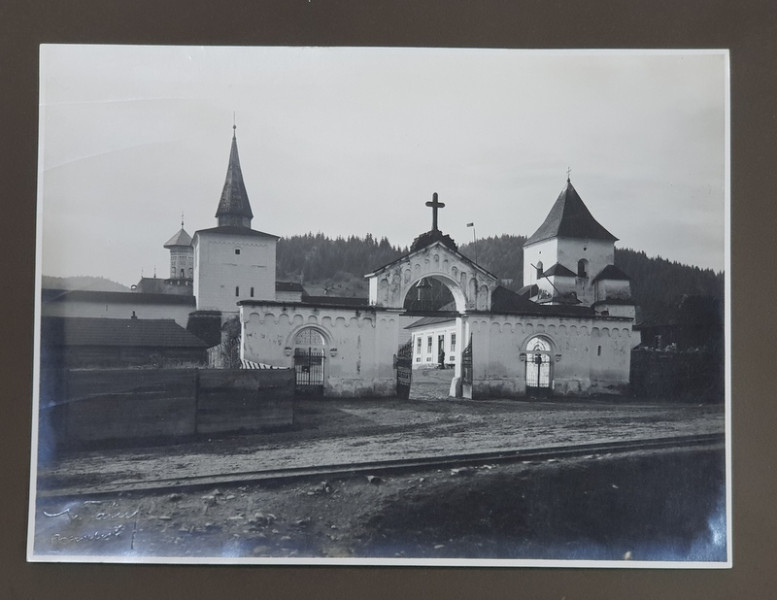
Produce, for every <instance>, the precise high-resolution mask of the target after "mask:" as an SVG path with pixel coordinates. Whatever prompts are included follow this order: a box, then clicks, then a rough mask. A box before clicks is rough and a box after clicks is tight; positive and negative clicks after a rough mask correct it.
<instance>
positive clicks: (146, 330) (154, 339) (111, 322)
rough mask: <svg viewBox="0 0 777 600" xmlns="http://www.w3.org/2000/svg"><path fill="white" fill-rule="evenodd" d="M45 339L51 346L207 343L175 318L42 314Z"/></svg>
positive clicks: (200, 345) (194, 345) (198, 345)
mask: <svg viewBox="0 0 777 600" xmlns="http://www.w3.org/2000/svg"><path fill="white" fill-rule="evenodd" d="M41 342H42V343H43V344H47V345H51V346H123V347H156V348H206V347H207V344H206V343H205V342H203V341H202V340H201V339H200V338H198V337H197V336H195V335H194V334H192V333H190V332H189V331H187V330H186V329H184V328H183V327H181V326H180V325H178V323H176V322H175V321H174V320H173V319H101V318H95V317H42V318H41Z"/></svg>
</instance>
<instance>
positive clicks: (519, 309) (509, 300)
mask: <svg viewBox="0 0 777 600" xmlns="http://www.w3.org/2000/svg"><path fill="white" fill-rule="evenodd" d="M490 312H492V313H506V314H519V315H545V316H549V317H551V316H556V317H589V316H593V314H594V311H593V309H591V308H589V307H587V306H574V305H547V304H537V303H536V302H532V301H531V300H529V299H528V298H525V297H524V296H520V295H518V294H517V293H515V292H513V291H511V290H508V289H507V288H504V287H501V286H500V287H498V288H496V289H495V290H494V293H493V295H492V297H491V311H490Z"/></svg>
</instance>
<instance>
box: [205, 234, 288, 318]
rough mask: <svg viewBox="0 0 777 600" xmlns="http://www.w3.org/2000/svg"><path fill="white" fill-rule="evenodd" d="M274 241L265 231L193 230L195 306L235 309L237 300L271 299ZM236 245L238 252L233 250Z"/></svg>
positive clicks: (224, 310)
mask: <svg viewBox="0 0 777 600" xmlns="http://www.w3.org/2000/svg"><path fill="white" fill-rule="evenodd" d="M276 243H277V240H276V238H275V237H273V236H269V235H268V236H267V237H259V236H254V235H251V236H243V235H224V234H218V233H202V232H197V233H196V234H195V240H194V295H195V296H196V298H197V309H198V310H220V311H223V312H227V313H237V311H238V309H237V302H238V301H239V300H247V299H251V298H254V299H257V300H274V299H275V247H276ZM236 249H239V250H240V254H235V250H236ZM251 288H253V292H254V294H253V296H251ZM236 291H237V293H236Z"/></svg>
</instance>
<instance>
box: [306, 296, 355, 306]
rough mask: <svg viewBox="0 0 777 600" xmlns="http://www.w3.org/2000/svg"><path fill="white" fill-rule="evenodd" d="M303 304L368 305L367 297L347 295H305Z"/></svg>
mask: <svg viewBox="0 0 777 600" xmlns="http://www.w3.org/2000/svg"><path fill="white" fill-rule="evenodd" d="M303 303H304V304H326V305H336V306H369V305H370V299H369V298H354V297H348V296H305V299H304V300H303Z"/></svg>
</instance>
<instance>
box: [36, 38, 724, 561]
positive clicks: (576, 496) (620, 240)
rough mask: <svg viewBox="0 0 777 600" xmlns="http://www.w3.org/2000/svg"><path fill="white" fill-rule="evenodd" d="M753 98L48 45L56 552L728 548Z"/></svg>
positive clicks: (42, 373)
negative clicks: (734, 225)
mask: <svg viewBox="0 0 777 600" xmlns="http://www.w3.org/2000/svg"><path fill="white" fill-rule="evenodd" d="M729 95H730V90H729V54H728V51H726V50H717V49H695V50H688V49H686V50H590V49H589V50H507V49H505V50H500V49H474V48H473V49H467V48H411V47H394V48H388V47H289V46H262V47H247V46H244V47H236V46H234V47H227V46H174V45H170V46H142V45H134V46H133V45H75V44H73V45H69V44H45V45H43V46H41V49H40V104H39V111H40V116H39V161H38V206H37V217H38V218H37V256H36V271H37V274H36V286H37V287H36V305H35V332H34V336H35V367H34V368H35V381H34V385H33V398H32V414H33V431H32V440H33V444H32V445H33V447H32V460H31V469H30V470H31V474H30V507H29V521H28V539H27V543H28V546H27V558H28V560H30V561H35V562H116V563H181V564H193V563H196V564H297V565H299V564H303V565H308V564H310V565H329V564H332V565H389V566H392V565H396V566H407V565H411V566H416V565H417V566H421V565H423V566H427V565H431V566H497V567H514V566H515V567H520V566H542V567H559V566H573V567H578V566H594V567H612V568H667V567H669V568H679V569H682V568H696V569H698V568H728V567H731V565H732V542H731V521H732V506H731V504H732V502H731V481H732V472H731V471H732V469H731V452H732V450H731V423H730V421H731V402H732V398H731V382H730V362H731V356H730V343H731V342H730V338H731V334H730V331H731V327H730V300H729V296H730V203H731V199H730V150H729V147H730V115H729V111H730V106H729V104H730V100H729Z"/></svg>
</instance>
